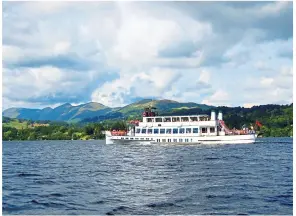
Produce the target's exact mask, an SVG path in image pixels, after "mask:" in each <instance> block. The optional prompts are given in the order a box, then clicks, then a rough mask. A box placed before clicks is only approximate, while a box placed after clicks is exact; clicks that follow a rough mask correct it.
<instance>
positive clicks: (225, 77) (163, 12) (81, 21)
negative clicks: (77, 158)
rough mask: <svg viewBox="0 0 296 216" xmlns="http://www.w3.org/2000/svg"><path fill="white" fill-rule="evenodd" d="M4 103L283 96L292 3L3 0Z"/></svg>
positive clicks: (279, 100) (241, 102)
mask: <svg viewBox="0 0 296 216" xmlns="http://www.w3.org/2000/svg"><path fill="white" fill-rule="evenodd" d="M2 7H3V8H2V12H3V13H2V18H3V31H2V38H3V42H2V43H3V46H2V57H3V75H2V78H3V83H2V86H3V87H2V91H3V98H2V102H3V109H6V108H10V107H27V108H43V107H47V106H51V107H56V106H58V105H60V104H63V103H71V104H72V105H78V104H81V103H86V102H90V101H93V102H99V103H102V104H104V105H106V106H110V107H118V106H124V105H127V104H130V103H132V102H135V101H138V100H141V99H143V98H152V99H170V100H176V101H179V102H196V103H202V104H208V105H214V106H219V105H225V106H244V107H251V106H253V105H259V104H290V103H292V95H293V92H292V89H293V81H292V78H293V70H292V59H293V51H292V46H293V5H292V2H284V1H282V2H3V6H2Z"/></svg>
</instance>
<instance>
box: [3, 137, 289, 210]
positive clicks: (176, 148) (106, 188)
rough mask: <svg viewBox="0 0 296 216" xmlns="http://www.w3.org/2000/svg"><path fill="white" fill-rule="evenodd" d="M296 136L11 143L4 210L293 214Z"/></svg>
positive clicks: (5, 171)
mask: <svg viewBox="0 0 296 216" xmlns="http://www.w3.org/2000/svg"><path fill="white" fill-rule="evenodd" d="M292 144H293V140H292V138H261V139H258V143H255V144H246V145H243V144H242V145H211V146H184V145H170V146H168V145H145V146H143V145H142V146H140V145H105V144H104V141H35V142H29V141H28V142H3V162H2V163H3V172H2V174H3V195H2V196H3V207H2V210H3V214H46V215H48V214H59V215H61V214H88V215H89V214H92V215H94V214H100V215H101V214H108V215H111V214H292V213H293V212H292V207H293V194H292V193H293V183H292V179H293V175H292V170H293V168H292V166H293V164H292V161H293V160H292Z"/></svg>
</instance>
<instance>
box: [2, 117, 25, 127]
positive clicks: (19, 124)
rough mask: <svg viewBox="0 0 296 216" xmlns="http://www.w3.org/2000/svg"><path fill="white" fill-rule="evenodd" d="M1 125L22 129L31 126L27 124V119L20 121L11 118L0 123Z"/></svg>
mask: <svg viewBox="0 0 296 216" xmlns="http://www.w3.org/2000/svg"><path fill="white" fill-rule="evenodd" d="M2 127H13V128H16V129H22V128H27V127H31V126H30V125H29V126H27V121H24V122H20V121H19V120H18V119H11V121H10V122H8V123H2Z"/></svg>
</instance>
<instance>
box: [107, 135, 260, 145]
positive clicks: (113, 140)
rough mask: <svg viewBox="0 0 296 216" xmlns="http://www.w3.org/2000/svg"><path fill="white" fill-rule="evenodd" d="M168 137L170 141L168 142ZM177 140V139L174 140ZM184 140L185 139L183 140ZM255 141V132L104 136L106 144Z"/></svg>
mask: <svg viewBox="0 0 296 216" xmlns="http://www.w3.org/2000/svg"><path fill="white" fill-rule="evenodd" d="M168 139H170V141H171V142H168ZM174 140H177V141H174ZM185 140H186V141H185ZM255 141H256V135H255V134H247V135H225V136H198V137H168V136H164V137H154V138H152V137H148V136H146V137H134V136H106V144H117V143H118V144H133V143H134V144H176V143H177V144H190V145H193V144H197V145H198V144H202V145H206V144H210V145H213V144H252V143H254V142H255Z"/></svg>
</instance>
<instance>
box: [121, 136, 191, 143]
mask: <svg viewBox="0 0 296 216" xmlns="http://www.w3.org/2000/svg"><path fill="white" fill-rule="evenodd" d="M121 139H126V140H153V139H152V138H146V139H145V138H124V137H121ZM183 140H184V142H192V141H193V140H192V139H156V142H183Z"/></svg>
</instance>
